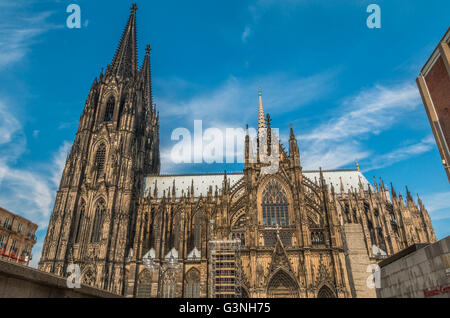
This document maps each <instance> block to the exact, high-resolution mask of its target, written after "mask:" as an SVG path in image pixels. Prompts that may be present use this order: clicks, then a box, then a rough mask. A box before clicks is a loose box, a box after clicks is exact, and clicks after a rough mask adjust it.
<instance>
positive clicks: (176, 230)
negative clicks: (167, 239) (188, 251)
mask: <svg viewBox="0 0 450 318" xmlns="http://www.w3.org/2000/svg"><path fill="white" fill-rule="evenodd" d="M180 231H181V229H180V213H177V214H176V215H175V217H174V218H173V223H172V245H173V246H171V247H175V249H177V250H179V249H180Z"/></svg>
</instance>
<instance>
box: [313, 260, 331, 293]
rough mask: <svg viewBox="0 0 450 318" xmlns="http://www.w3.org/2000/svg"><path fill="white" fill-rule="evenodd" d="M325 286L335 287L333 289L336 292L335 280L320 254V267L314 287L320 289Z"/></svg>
mask: <svg viewBox="0 0 450 318" xmlns="http://www.w3.org/2000/svg"><path fill="white" fill-rule="evenodd" d="M323 285H327V286H329V287H333V288H332V289H333V290H334V283H333V279H332V277H331V275H330V271H329V270H328V268H327V266H326V265H325V264H324V260H323V255H322V254H320V257H319V266H318V267H317V272H316V278H315V284H314V286H315V287H316V289H318V288H320V287H321V286H323Z"/></svg>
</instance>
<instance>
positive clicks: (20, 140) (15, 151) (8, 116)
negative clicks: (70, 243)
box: [0, 101, 71, 265]
mask: <svg viewBox="0 0 450 318" xmlns="http://www.w3.org/2000/svg"><path fill="white" fill-rule="evenodd" d="M4 105H5V104H4V103H3V102H1V101H0V115H1V117H0V206H1V207H3V208H5V209H7V210H10V211H12V212H13V213H16V214H19V215H21V216H23V217H25V218H27V219H29V220H30V221H32V222H34V223H36V224H37V225H38V227H39V228H38V231H45V229H46V228H47V226H48V221H49V217H50V214H51V211H52V208H53V202H54V199H55V195H56V190H57V189H58V186H59V178H60V176H61V172H62V169H63V168H64V164H65V159H66V157H67V153H68V151H69V149H70V146H71V143H69V142H67V141H64V142H63V144H62V145H61V147H60V148H59V149H58V151H57V152H56V153H55V154H53V156H52V158H51V159H50V160H49V161H48V162H42V163H39V162H35V163H33V164H32V165H31V166H18V165H17V163H16V162H17V160H18V159H20V158H21V156H22V155H23V154H24V153H25V151H26V137H25V134H24V133H23V128H22V126H21V124H20V121H19V120H18V119H17V118H16V117H15V116H14V115H13V114H12V113H11V112H9V111H7V110H6V108H5V107H4ZM42 240H43V237H40V239H39V241H38V242H37V243H36V248H33V255H34V257H33V260H32V264H34V265H35V264H37V262H38V260H39V258H40V250H39V249H40V247H42Z"/></svg>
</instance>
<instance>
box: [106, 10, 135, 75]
mask: <svg viewBox="0 0 450 318" xmlns="http://www.w3.org/2000/svg"><path fill="white" fill-rule="evenodd" d="M136 10H137V5H136V3H134V4H133V6H132V7H131V13H130V17H129V18H128V22H127V25H126V27H125V30H124V31H123V34H122V38H121V39H120V42H119V46H118V47H117V51H116V54H115V55H114V58H113V61H112V63H111V65H110V67H109V68H110V73H111V74H114V75H123V76H124V77H134V76H135V75H136V72H137V61H136V60H137V42H136Z"/></svg>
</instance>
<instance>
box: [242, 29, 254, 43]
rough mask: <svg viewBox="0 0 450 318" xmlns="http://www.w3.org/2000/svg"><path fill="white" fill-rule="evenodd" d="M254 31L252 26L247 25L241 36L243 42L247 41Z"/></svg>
mask: <svg viewBox="0 0 450 318" xmlns="http://www.w3.org/2000/svg"><path fill="white" fill-rule="evenodd" d="M251 33H252V29H251V28H250V26H248V25H247V26H245V29H244V32H242V36H241V40H242V42H244V43H245V42H247V39H248V37H249V36H250V34H251Z"/></svg>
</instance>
